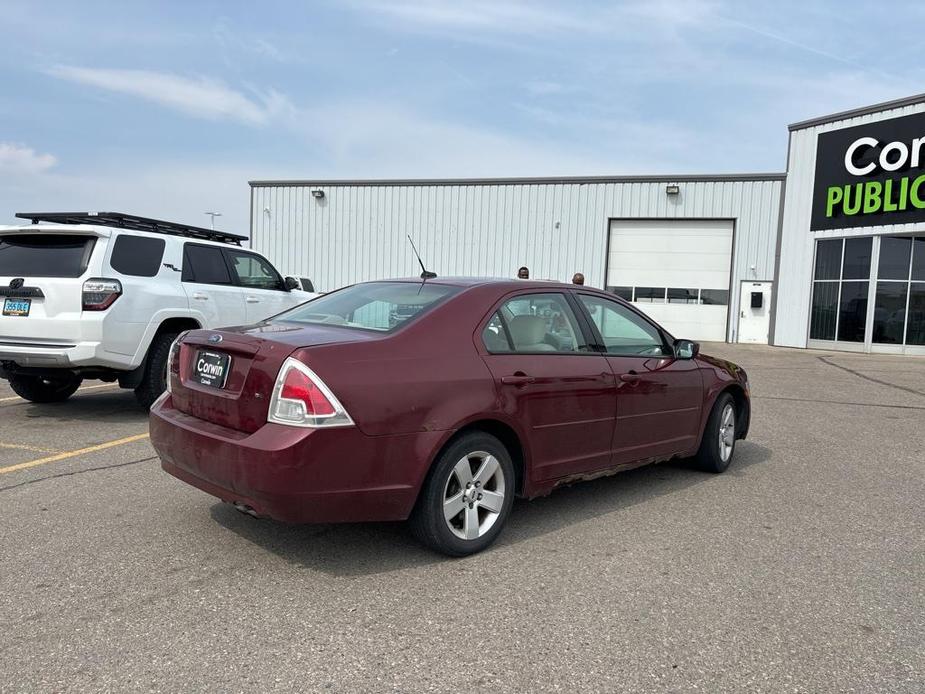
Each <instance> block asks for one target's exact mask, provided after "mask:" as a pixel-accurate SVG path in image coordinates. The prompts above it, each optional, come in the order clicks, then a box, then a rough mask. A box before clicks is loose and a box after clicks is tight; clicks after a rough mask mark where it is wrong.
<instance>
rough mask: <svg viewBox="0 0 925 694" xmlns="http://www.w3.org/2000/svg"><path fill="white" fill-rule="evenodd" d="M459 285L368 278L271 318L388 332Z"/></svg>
mask: <svg viewBox="0 0 925 694" xmlns="http://www.w3.org/2000/svg"><path fill="white" fill-rule="evenodd" d="M458 291H459V289H458V288H457V287H447V286H444V285H439V284H426V283H425V282H369V283H367V284H356V285H354V286H352V287H347V288H346V289H341V290H340V291H336V292H333V293H332V294H327V295H325V296H321V297H318V298H317V299H314V300H312V301H309V302H308V303H307V304H302V305H301V306H299V307H297V308H294V309H292V310H291V311H287V312H286V313H282V314H280V315H278V316H276V317H275V319H274V320H277V321H286V322H290V323H324V324H326V325H342V326H344V327H347V328H361V329H363V330H378V331H380V332H389V331H390V330H395V329H396V328H398V327H400V326H402V325H405V324H407V323H410V322H411V321H412V320H413V319H414V318H416V317H417V316H419V315H420V314H421V313H423V312H424V311H426V310H427V309H428V308H431V307H432V306H434V305H436V304H438V303H440V302H441V301H443V300H444V299H446V298H447V297H449V296H452V295H453V294H455V293H456V292H458Z"/></svg>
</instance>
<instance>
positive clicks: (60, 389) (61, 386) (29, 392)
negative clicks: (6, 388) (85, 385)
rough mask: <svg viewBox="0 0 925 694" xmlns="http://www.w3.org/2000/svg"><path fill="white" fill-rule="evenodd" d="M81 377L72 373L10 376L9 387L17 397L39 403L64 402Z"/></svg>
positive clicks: (73, 390) (74, 389)
mask: <svg viewBox="0 0 925 694" xmlns="http://www.w3.org/2000/svg"><path fill="white" fill-rule="evenodd" d="M80 381H81V379H79V378H77V377H76V376H74V375H72V374H66V375H62V376H60V377H58V376H56V377H53V378H44V377H41V376H24V375H21V374H14V375H12V376H10V388H12V389H13V392H14V393H16V395H18V396H19V397H21V398H23V399H25V400H28V401H29V402H35V403H40V404H45V403H50V402H64V401H65V400H67V399H68V398H69V397H71V396H72V395H73V394H74V392H75V391H76V390H77V389H78V388H79V387H80Z"/></svg>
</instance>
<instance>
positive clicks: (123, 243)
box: [109, 234, 166, 277]
mask: <svg viewBox="0 0 925 694" xmlns="http://www.w3.org/2000/svg"><path fill="white" fill-rule="evenodd" d="M165 246H166V243H165V241H164V239H149V238H147V237H145V236H131V235H128V234H122V235H121V236H119V237H118V238H117V239H116V243H115V245H113V247H112V257H111V258H110V259H109V265H110V266H111V267H112V269H113V270H115V271H116V272H119V273H121V274H123V275H134V276H135V277H154V276H155V275H156V274H157V273H158V271H159V270H160V269H161V261H162V260H163V259H164V247H165Z"/></svg>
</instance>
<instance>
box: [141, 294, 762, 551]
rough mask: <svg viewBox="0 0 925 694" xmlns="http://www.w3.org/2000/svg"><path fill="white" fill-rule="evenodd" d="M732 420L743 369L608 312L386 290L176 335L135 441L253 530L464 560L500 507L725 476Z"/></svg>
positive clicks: (736, 434) (602, 303)
mask: <svg viewBox="0 0 925 694" xmlns="http://www.w3.org/2000/svg"><path fill="white" fill-rule="evenodd" d="M749 417H750V404H749V389H748V380H747V377H746V374H745V372H744V371H743V370H742V369H741V368H739V367H738V366H736V365H735V364H732V363H730V362H728V361H724V360H720V359H715V358H712V357H708V356H706V355H703V354H700V353H699V346H698V345H697V344H696V343H694V342H691V341H689V340H682V339H675V338H674V337H673V336H671V335H670V334H668V333H667V332H666V331H665V330H664V329H663V328H661V327H660V326H658V325H657V324H656V323H654V322H652V320H651V319H649V318H648V317H647V316H645V315H644V314H642V313H640V312H639V311H637V310H636V309H635V308H634V307H633V306H632V305H631V304H628V303H626V302H624V301H622V300H620V299H617V298H615V297H614V296H612V295H610V294H606V293H604V292H600V291H596V290H594V289H591V288H587V287H578V286H574V285H563V284H556V283H550V282H524V281H508V280H473V279H427V280H425V281H421V280H394V281H386V282H370V283H365V284H357V285H354V286H351V287H347V288H345V289H341V290H339V291H336V292H333V293H331V294H327V295H325V296H322V297H320V298H317V299H315V300H313V301H310V302H308V303H306V304H303V305H302V306H299V307H297V308H295V309H292V310H290V311H288V312H286V313H282V314H280V315H278V316H275V317H273V318H271V319H269V320H266V321H264V322H262V323H259V324H257V325H255V326H251V327H245V328H236V329H230V330H221V331H208V330H193V331H189V332H186V333H184V334H182V335H181V336H180V337H179V338H178V339H177V340H176V342H174V344H173V346H172V348H171V350H170V358H169V366H168V391H167V392H166V393H165V394H164V395H163V396H162V397H161V399H160V400H159V401H158V402H157V403H156V405H155V407H154V408H153V409H152V412H151V440H152V442H153V443H154V447H155V448H156V449H157V452H158V454H159V455H160V458H161V461H162V465H163V468H164V470H166V471H167V472H168V473H170V474H171V475H174V476H175V477H177V478H179V479H181V480H183V481H184V482H187V483H189V484H191V485H193V486H195V487H198V488H199V489H201V490H203V491H205V492H208V493H209V494H212V495H214V496H216V497H218V498H219V499H221V500H223V501H226V502H229V503H232V504H234V505H235V506H236V507H237V508H238V509H239V510H242V511H245V512H247V513H250V514H251V515H254V516H258V517H268V518H273V519H277V520H280V521H285V522H291V523H312V522H324V523H330V522H348V521H395V520H404V519H408V520H409V521H410V523H409V524H410V526H411V528H412V530H413V532H414V534H415V535H416V536H417V537H418V538H419V539H420V540H421V541H422V542H424V543H425V544H426V545H428V546H430V547H432V548H433V549H435V550H437V551H439V552H443V553H445V554H448V555H453V556H462V555H466V554H471V553H473V552H478V551H480V550H482V549H484V548H485V547H487V546H488V545H490V544H491V543H492V542H493V541H494V540H495V539H496V538H497V537H498V534H499V533H500V532H501V530H502V528H503V527H504V524H505V522H506V521H507V520H508V517H509V516H510V514H511V508H512V505H513V501H514V497H517V496H519V497H525V498H532V497H536V496H540V495H544V494H548V493H549V492H550V491H552V490H553V489H554V488H555V487H557V486H560V485H563V484H569V483H572V482H576V481H578V480H581V479H587V478H592V477H598V476H601V475H604V474H608V473H610V472H616V471H619V470H625V469H629V468H633V467H637V466H640V465H645V464H648V463H655V462H659V461H664V460H669V459H672V458H682V457H683V458H692V459H693V460H694V461H695V462H696V464H697V465H699V466H700V467H701V468H703V469H704V470H707V471H710V472H723V471H724V470H725V469H726V468H727V467H728V466H729V464H730V462H731V460H732V458H733V454H734V452H735V446H736V441H737V440H738V439H742V438H744V437H745V435H746V433H747V431H748V425H749Z"/></svg>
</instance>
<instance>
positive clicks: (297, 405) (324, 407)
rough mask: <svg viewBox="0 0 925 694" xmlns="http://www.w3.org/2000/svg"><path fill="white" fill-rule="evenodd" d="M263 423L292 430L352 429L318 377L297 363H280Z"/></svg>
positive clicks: (330, 393) (335, 399)
mask: <svg viewBox="0 0 925 694" xmlns="http://www.w3.org/2000/svg"><path fill="white" fill-rule="evenodd" d="M267 421H268V422H273V423H274V424H285V425H287V426H293V427H342V426H352V425H353V420H352V419H350V415H348V414H347V411H346V410H345V409H344V406H343V405H341V404H340V401H339V400H338V399H337V398H336V397H334V393H332V392H331V390H330V389H329V388H328V387H327V386H326V385H325V384H324V381H322V380H321V379H320V378H318V375H317V374H316V373H315V372H314V371H312V370H311V369H310V368H308V367H307V366H305V364H303V363H302V362H300V361H298V360H297V359H293V358H292V357H289V358H288V359H286V361H285V362H283V366H282V368H281V369H280V370H279V376H277V377H276V385H275V386H273V397H272V398H270V411H269V413H268V414H267Z"/></svg>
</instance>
